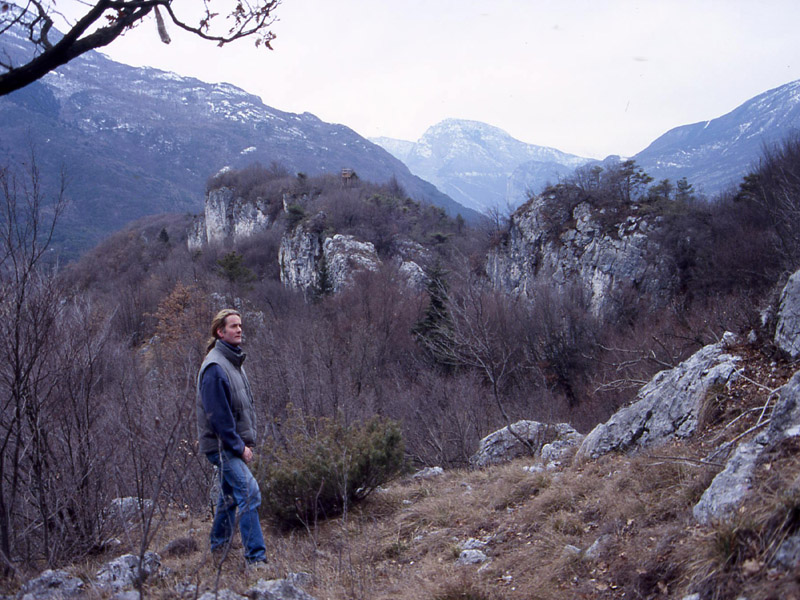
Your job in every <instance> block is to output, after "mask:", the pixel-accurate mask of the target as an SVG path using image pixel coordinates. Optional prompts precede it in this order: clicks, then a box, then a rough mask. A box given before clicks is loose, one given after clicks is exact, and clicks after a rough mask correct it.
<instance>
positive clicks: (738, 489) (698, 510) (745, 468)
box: [692, 442, 763, 525]
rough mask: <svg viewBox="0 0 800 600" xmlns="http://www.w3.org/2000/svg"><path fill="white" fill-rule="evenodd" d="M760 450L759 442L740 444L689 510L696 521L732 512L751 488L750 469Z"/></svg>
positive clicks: (728, 515)
mask: <svg viewBox="0 0 800 600" xmlns="http://www.w3.org/2000/svg"><path fill="white" fill-rule="evenodd" d="M762 450H763V446H762V445H761V444H759V443H758V442H746V443H743V444H740V445H739V447H738V448H737V449H736V451H735V452H734V453H733V456H731V457H730V459H729V460H728V462H727V463H726V465H725V468H724V469H723V470H722V471H721V472H720V473H719V474H717V476H716V477H715V478H714V480H713V481H712V482H711V485H709V486H708V488H707V489H706V491H705V492H703V495H702V496H701V497H700V500H699V501H698V502H697V504H695V505H694V508H693V509H692V514H693V515H694V518H695V520H696V521H697V522H698V523H700V524H702V525H707V524H709V523H711V522H712V521H716V520H720V519H724V518H728V517H730V516H732V515H733V513H734V512H735V511H736V509H737V508H738V507H739V505H740V504H741V502H742V500H743V499H744V497H745V495H747V492H748V491H749V490H750V485H751V482H752V477H753V470H754V468H755V464H756V461H757V460H758V457H759V456H760V454H761V452H762Z"/></svg>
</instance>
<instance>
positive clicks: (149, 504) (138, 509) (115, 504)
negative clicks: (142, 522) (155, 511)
mask: <svg viewBox="0 0 800 600" xmlns="http://www.w3.org/2000/svg"><path fill="white" fill-rule="evenodd" d="M152 508H153V501H152V500H148V499H147V498H135V497H133V496H127V497H125V498H114V499H113V500H112V501H111V504H110V505H109V507H108V508H107V509H106V514H107V515H108V516H109V517H111V518H118V519H119V520H120V521H121V522H123V523H128V522H130V521H137V520H139V519H140V518H141V515H142V513H144V512H145V511H148V510H151V509H152Z"/></svg>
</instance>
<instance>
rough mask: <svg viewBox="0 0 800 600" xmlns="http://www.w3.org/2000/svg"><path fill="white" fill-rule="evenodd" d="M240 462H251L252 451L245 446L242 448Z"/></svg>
mask: <svg viewBox="0 0 800 600" xmlns="http://www.w3.org/2000/svg"><path fill="white" fill-rule="evenodd" d="M242 460H243V461H244V462H245V463H249V462H250V461H252V460H253V451H252V450H251V449H250V448H248V447H247V446H245V447H244V452H242Z"/></svg>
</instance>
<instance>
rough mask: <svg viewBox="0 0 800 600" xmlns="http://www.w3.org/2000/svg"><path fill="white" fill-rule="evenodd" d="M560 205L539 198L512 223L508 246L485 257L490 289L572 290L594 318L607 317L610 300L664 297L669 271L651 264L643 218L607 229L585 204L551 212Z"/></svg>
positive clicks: (528, 291)
mask: <svg viewBox="0 0 800 600" xmlns="http://www.w3.org/2000/svg"><path fill="white" fill-rule="evenodd" d="M559 201H560V200H559V199H557V198H556V197H555V195H548V196H537V197H535V198H534V199H532V200H531V201H530V202H529V203H528V204H526V205H524V206H523V207H521V208H520V209H519V210H518V211H517V212H516V213H514V215H513V216H512V217H511V225H510V228H509V232H508V236H507V239H505V240H504V242H503V243H501V244H500V245H499V246H498V247H497V248H495V249H493V250H492V251H491V252H490V253H489V256H488V258H487V268H486V270H487V273H488V275H489V277H490V279H491V280H492V282H493V284H494V285H495V287H497V288H500V289H503V290H505V291H507V292H510V293H517V294H523V295H526V296H528V297H533V296H534V295H535V293H536V289H537V287H539V286H547V287H548V288H552V287H553V286H555V288H556V289H557V290H565V289H566V288H567V287H569V286H572V285H578V286H579V288H580V289H582V290H584V292H585V293H586V295H587V297H588V298H589V300H590V304H591V309H592V312H593V313H594V314H595V315H604V314H608V313H609V312H610V311H612V310H613V309H614V307H615V298H617V297H619V296H620V295H621V294H622V293H624V292H626V291H627V290H633V291H634V292H635V293H636V294H637V295H640V296H641V295H647V296H650V297H652V298H653V299H654V300H659V299H661V298H664V297H667V295H668V293H669V291H670V289H671V283H670V277H669V270H668V268H667V266H666V265H665V264H663V263H662V262H659V261H658V260H657V259H654V258H653V257H655V256H657V254H658V253H657V252H655V251H654V247H653V245H652V244H653V243H652V242H651V239H650V236H649V234H650V233H651V232H652V231H653V225H652V224H651V223H650V222H648V220H647V219H645V218H644V217H640V216H635V215H633V216H628V217H627V218H626V219H625V220H624V221H622V222H621V223H614V224H608V223H604V221H603V219H602V217H603V213H602V211H601V210H597V209H595V208H593V207H592V206H591V205H590V204H589V203H588V202H580V203H579V204H577V205H576V206H575V208H574V209H573V210H572V211H571V212H569V213H568V214H565V213H566V211H559V210H558V209H555V210H554V204H553V203H557V202H559ZM558 214H560V215H561V216H560V217H556V222H553V218H554V217H553V215H558Z"/></svg>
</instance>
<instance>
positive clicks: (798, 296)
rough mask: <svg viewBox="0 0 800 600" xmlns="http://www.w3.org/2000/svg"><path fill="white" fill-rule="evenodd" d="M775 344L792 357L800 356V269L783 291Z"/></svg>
mask: <svg viewBox="0 0 800 600" xmlns="http://www.w3.org/2000/svg"><path fill="white" fill-rule="evenodd" d="M775 344H776V345H777V346H778V347H779V348H780V349H781V350H783V351H784V352H786V353H787V354H788V355H789V356H791V357H792V359H796V358H798V357H800V271H796V272H795V273H794V274H793V275H792V276H791V277H790V278H789V281H788V283H787V284H786V286H785V287H784V288H783V291H782V292H781V298H780V305H779V307H778V322H777V326H776V327H775Z"/></svg>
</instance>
